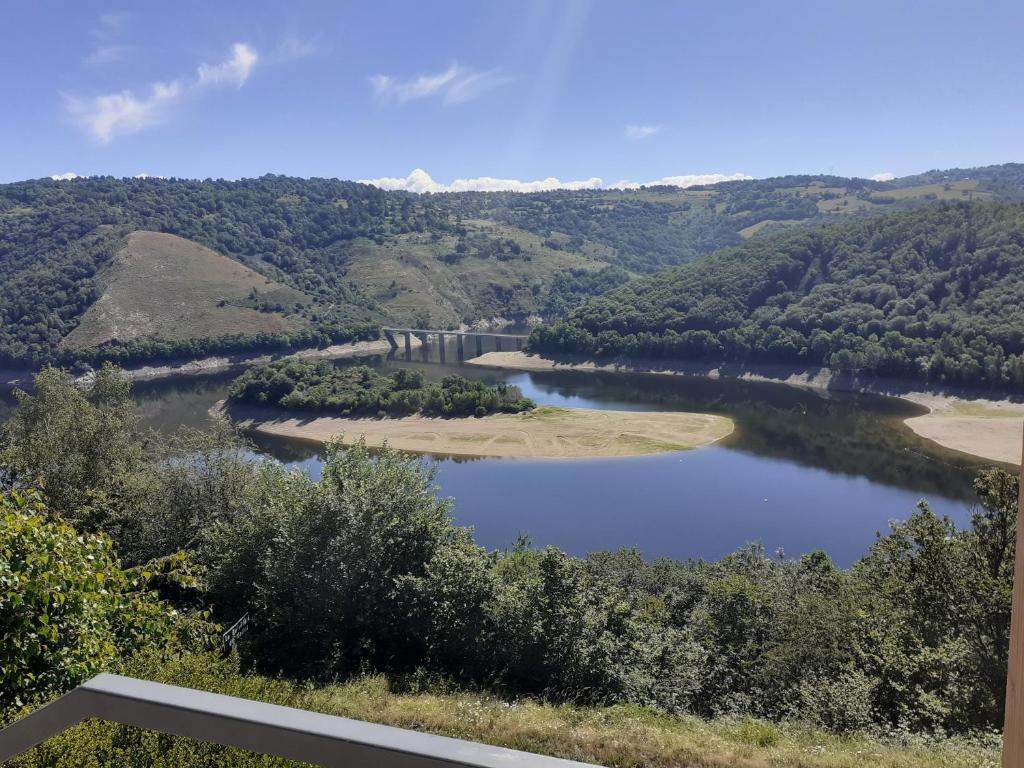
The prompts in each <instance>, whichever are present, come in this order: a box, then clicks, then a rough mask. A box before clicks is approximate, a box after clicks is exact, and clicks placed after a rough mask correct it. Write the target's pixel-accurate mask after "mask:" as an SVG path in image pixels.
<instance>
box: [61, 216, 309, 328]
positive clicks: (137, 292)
mask: <svg viewBox="0 0 1024 768" xmlns="http://www.w3.org/2000/svg"><path fill="white" fill-rule="evenodd" d="M98 282H99V284H100V285H101V287H102V289H103V293H102V295H101V296H100V298H99V300H97V301H96V303H95V304H93V305H92V306H91V307H89V309H88V310H87V311H86V313H85V315H84V316H83V318H82V320H81V322H80V323H79V325H78V327H77V328H75V330H74V331H72V332H71V333H70V334H69V335H68V336H67V337H66V338H65V339H64V340H63V341H62V342H61V343H62V345H64V346H70V347H77V348H80V347H90V346H95V345H97V344H101V343H103V342H105V341H110V340H113V339H119V340H121V341H126V340H130V339H135V338H141V337H159V338H163V339H168V340H182V339H188V338H192V337H195V336H215V335H222V334H230V333H259V332H261V331H266V332H270V333H278V332H284V331H289V330H293V329H296V328H299V327H301V326H303V325H305V322H306V321H305V320H303V319H302V318H300V317H298V316H295V315H292V316H285V314H283V313H280V312H265V311H260V310H258V309H256V308H254V306H247V304H248V305H252V304H255V301H253V300H252V299H250V296H251V295H253V294H252V292H253V291H254V290H255V291H256V294H255V296H256V299H257V300H263V301H268V302H271V303H274V304H277V303H280V304H281V305H283V306H286V307H291V306H293V305H294V304H296V303H299V304H306V303H308V302H309V301H310V299H309V298H308V297H307V296H306V295H305V294H303V293H302V292H300V291H297V290H295V289H293V288H289V287H287V286H284V285H281V284H280V283H275V282H273V281H271V280H268V279H267V278H266V277H264V276H263V275H261V274H259V273H258V272H255V271H254V270H252V269H250V268H249V267H247V266H245V265H244V264H241V263H239V262H237V261H235V260H233V259H229V258H228V257H226V256H223V255H221V254H219V253H217V252H215V251H212V250H210V249H209V248H206V247H204V246H202V245H199V244H198V243H194V242H192V241H190V240H185V239H184V238H180V237H176V236H175V235H168V234H161V233H157V232H133V233H132V234H130V235H128V237H127V238H125V242H124V244H123V247H122V249H121V250H120V252H119V253H118V255H117V257H116V258H115V259H114V261H113V262H112V263H111V264H109V265H108V266H107V267H106V268H105V269H104V270H103V271H102V272H101V274H100V276H99V280H98Z"/></svg>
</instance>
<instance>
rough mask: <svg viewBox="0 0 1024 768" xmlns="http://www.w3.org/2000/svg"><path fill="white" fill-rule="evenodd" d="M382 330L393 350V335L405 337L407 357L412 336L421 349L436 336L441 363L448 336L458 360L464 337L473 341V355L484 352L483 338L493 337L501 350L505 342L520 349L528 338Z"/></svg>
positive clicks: (396, 346)
mask: <svg viewBox="0 0 1024 768" xmlns="http://www.w3.org/2000/svg"><path fill="white" fill-rule="evenodd" d="M382 330H383V331H384V338H386V339H387V340H388V343H389V344H390V345H391V349H393V350H395V349H399V344H398V341H397V339H396V338H395V337H396V336H404V337H405V354H406V356H407V357H409V358H411V357H412V337H413V336H415V337H416V338H418V339H419V340H420V342H421V343H422V344H423V349H426V347H427V344H428V341H429V339H430V337H431V336H436V337H437V350H438V354H439V355H440V358H441V362H442V363H443V362H445V354H446V349H445V340H446V337H449V336H454V337H455V350H456V354H457V355H458V358H459V360H465V359H466V339H472V340H473V341H474V346H475V351H476V354H475V355H474V357H479V356H480V355H482V354H483V353H484V339H493V340H494V348H495V350H497V351H498V352H501V351H502V347H503V345H505V344H507V345H508V347H509V349H522V348H523V347H525V346H526V340H527V339H529V338H530V337H529V336H528V335H526V334H522V333H493V332H491V331H433V330H428V329H426V328H384V329H382Z"/></svg>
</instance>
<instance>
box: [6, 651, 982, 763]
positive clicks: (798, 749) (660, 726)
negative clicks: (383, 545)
mask: <svg viewBox="0 0 1024 768" xmlns="http://www.w3.org/2000/svg"><path fill="white" fill-rule="evenodd" d="M118 671H119V672H121V673H123V674H128V675H132V676H135V677H142V678H145V679H151V680H156V681H158V682H162V683H169V684H172V685H180V686H184V687H188V688H196V689H199V690H206V691H214V692H217V693H222V694H225V695H229V696H239V697H243V698H247V699H256V700H259V701H266V702H269V703H273V704H279V705H283V706H290V707H297V708H300V709H306V710H310V711H313V712H323V713H325V714H330V715H337V716H341V717H349V718H355V719H359V720H365V721H369V722H375V723H381V724H384V725H391V726H397V727H400V728H409V729H414V730H417V731H423V732H427V733H435V734H439V735H444V736H448V737H455V738H460V739H468V740H470V741H477V742H483V743H485V744H495V745H498V746H504V747H510V748H512V749H521V750H527V751H529V752H535V753H540V754H545V755H553V756H556V757H563V758H568V759H572V760H582V761H585V762H587V763H594V764H597V765H615V766H628V767H629V768H676V767H677V766H681V765H709V766H710V765H713V766H726V765H728V766H733V765H744V766H745V765H759V766H760V765H787V766H789V765H794V766H796V765H799V766H801V767H802V768H892V766H900V768H996V766H997V765H998V764H999V740H998V738H996V737H988V738H984V739H966V738H962V737H961V738H913V737H910V738H908V737H906V736H904V737H902V738H886V737H879V736H875V735H860V736H853V737H849V736H842V737H841V736H836V735H834V734H831V733H828V732H827V731H823V730H820V729H816V728H809V727H807V726H804V725H800V724H796V723H785V724H780V725H776V724H769V723H766V722H764V721H759V720H755V719H752V718H720V719H716V720H711V721H707V720H701V719H698V718H695V717H692V716H673V715H667V714H665V713H664V712H658V711H655V710H652V709H649V708H646V707H640V706H636V705H623V704H619V705H613V706H607V707H577V706H573V705H568V704H560V705H555V704H551V703H546V702H540V701H535V700H530V699H517V700H514V701H510V700H508V699H505V698H500V697H495V696H492V695H489V694H487V693H485V692H481V691H473V690H466V691H452V690H451V689H450V686H445V685H443V684H434V685H424V684H421V683H414V684H412V685H410V684H408V683H404V682H403V681H401V680H399V679H397V678H391V679H388V678H386V677H384V676H381V675H360V676H357V677H355V678H353V679H351V680H349V681H346V682H345V683H341V684H331V685H325V686H309V685H299V684H296V683H294V682H292V681H289V680H286V679H281V678H268V677H260V676H256V675H252V674H244V673H242V672H241V671H240V669H239V665H238V663H237V659H235V658H228V659H222V658H218V657H215V656H212V655H200V654H195V655H191V656H184V657H180V658H173V659H170V660H167V661H162V660H154V659H151V658H147V657H146V656H142V657H139V658H136V659H133V660H131V661H129V662H127V663H125V664H123V665H121V666H119V667H118ZM762 745H763V746H762ZM10 765H11V766H12V768H102V767H103V766H150V767H151V768H178V766H204V767H207V768H214V766H216V768H271V767H273V768H286V767H289V768H290V767H292V766H294V767H295V768H298V766H299V765H300V764H297V763H293V762H289V761H285V760H280V759H277V758H272V757H268V756H265V755H259V754H255V753H252V752H247V751H244V750H239V749H231V748H226V747H221V746H218V745H215V744H211V743H210V742H204V741H196V740H193V739H183V738H178V737H174V736H169V735H167V734H162V733H156V732H153V731H144V730H141V729H138V728H131V727H126V726H119V725H113V724H111V723H107V722H104V721H102V720H87V721H86V722H84V723H81V724H79V725H77V726H75V727H74V728H73V729H71V730H69V731H67V732H65V733H63V734H61V735H60V736H57V737H55V738H53V739H50V740H48V741H46V742H44V743H43V744H42V745H40V746H39V747H37V748H35V749H33V750H30V751H29V752H28V753H26V754H25V755H23V756H21V757H18V758H15V759H14V760H12V761H11V763H10Z"/></svg>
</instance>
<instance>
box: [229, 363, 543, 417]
mask: <svg viewBox="0 0 1024 768" xmlns="http://www.w3.org/2000/svg"><path fill="white" fill-rule="evenodd" d="M228 396H229V397H230V399H231V400H232V401H234V402H239V403H256V404H260V405H274V406H279V407H282V408H294V409H299V410H311V411H331V412H333V413H338V414H340V415H341V416H350V415H373V416H379V415H399V416H401V415H407V414H412V413H422V414H423V415H425V416H470V415H473V416H485V415H487V414H489V413H519V412H520V411H527V410H530V409H531V408H533V407H534V404H533V402H532V401H530V400H528V399H526V398H524V397H523V395H522V392H520V391H519V388H518V387H514V386H509V385H508V384H505V383H499V384H497V385H496V386H493V387H489V386H487V385H486V384H484V383H483V382H482V381H479V380H476V379H466V378H464V377H462V376H458V375H454V374H452V375H449V376H445V377H444V379H442V381H441V382H440V384H437V383H432V382H427V381H426V380H425V379H424V377H423V374H422V373H421V372H419V371H410V370H399V371H396V372H395V373H393V374H391V375H384V374H381V373H379V372H378V371H376V370H374V369H373V368H370V367H369V366H365V365H357V366H336V365H334V364H332V363H330V362H327V361H318V362H313V361H307V360H298V359H295V358H290V359H285V360H278V361H275V362H273V363H269V364H267V365H262V366H257V367H254V368H249V369H248V370H246V371H245V372H244V373H243V374H242V375H241V376H239V377H238V378H236V379H235V380H234V381H233V382H232V384H231V388H230V389H229V390H228Z"/></svg>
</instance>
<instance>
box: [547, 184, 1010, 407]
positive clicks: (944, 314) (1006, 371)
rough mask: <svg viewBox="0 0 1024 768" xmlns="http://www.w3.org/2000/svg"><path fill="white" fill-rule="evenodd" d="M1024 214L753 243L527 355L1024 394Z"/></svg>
mask: <svg viewBox="0 0 1024 768" xmlns="http://www.w3.org/2000/svg"><path fill="white" fill-rule="evenodd" d="M1022 307H1024V206H1021V205H1006V204H973V205H972V204H966V203H957V204H952V205H940V206H937V207H931V208H926V209H923V210H918V211H913V212H906V213H899V214H893V215H890V216H885V217H880V218H874V219H869V220H867V221H863V222H856V223H846V224H837V225H832V226H829V227H824V228H822V229H820V230H817V231H812V232H796V233H788V234H783V235H778V236H775V237H766V238H761V239H757V240H754V241H752V242H750V243H748V244H747V245H745V246H743V247H742V248H738V249H731V250H724V251H719V252H717V253H715V254H712V255H711V256H708V257H706V258H704V259H701V260H700V261H697V262H694V263H692V264H687V265H684V266H681V267H678V268H675V269H671V270H667V271H665V272H663V273H660V274H658V275H655V276H653V277H648V278H642V279H637V280H633V281H631V282H629V283H627V284H625V285H623V286H621V287H620V288H618V289H615V290H613V291H611V292H610V293H608V294H606V295H604V296H601V297H598V298H594V299H591V300H589V301H587V302H585V303H584V304H583V305H582V306H580V307H578V308H577V309H575V310H573V312H572V313H571V314H570V315H569V317H568V318H567V319H566V320H565V321H564V322H559V323H555V324H553V325H550V326H546V327H542V328H538V329H535V330H534V332H533V334H532V336H531V339H530V348H531V349H533V350H536V351H542V352H573V353H582V354H588V355H597V356H614V355H627V356H633V357H669V358H680V359H694V358H695V359H700V360H713V361H722V360H728V361H737V362H744V363H750V362H758V361H761V362H782V363H790V364H799V365H827V366H831V367H832V368H835V369H838V370H842V371H854V372H860V371H863V372H867V373H871V374H878V375H884V376H898V377H912V378H923V379H928V380H930V381H935V382H941V383H946V384H954V385H986V386H991V387H1000V388H1001V387H1009V388H1014V389H1019V388H1020V387H1022V386H1024V310H1022Z"/></svg>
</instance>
